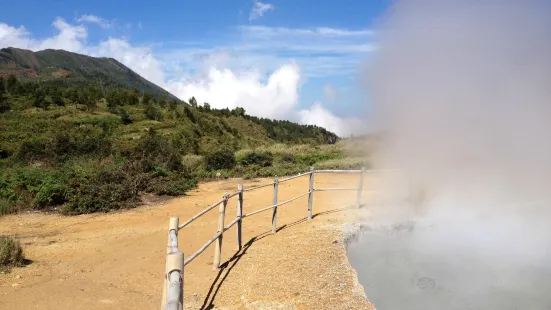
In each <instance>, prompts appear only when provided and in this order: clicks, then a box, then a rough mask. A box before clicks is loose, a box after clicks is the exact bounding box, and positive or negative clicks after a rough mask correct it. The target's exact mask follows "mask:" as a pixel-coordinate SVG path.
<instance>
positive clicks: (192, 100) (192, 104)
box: [189, 97, 197, 108]
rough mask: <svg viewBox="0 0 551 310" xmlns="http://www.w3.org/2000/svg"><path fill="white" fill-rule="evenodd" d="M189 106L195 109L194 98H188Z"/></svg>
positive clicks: (195, 102)
mask: <svg viewBox="0 0 551 310" xmlns="http://www.w3.org/2000/svg"><path fill="white" fill-rule="evenodd" d="M189 105H191V106H192V107H194V108H197V100H196V99H195V97H191V98H189Z"/></svg>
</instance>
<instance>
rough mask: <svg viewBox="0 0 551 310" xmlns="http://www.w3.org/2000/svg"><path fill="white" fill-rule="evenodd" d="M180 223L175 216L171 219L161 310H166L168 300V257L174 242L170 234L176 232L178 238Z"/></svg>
mask: <svg viewBox="0 0 551 310" xmlns="http://www.w3.org/2000/svg"><path fill="white" fill-rule="evenodd" d="M179 221H180V218H179V217H177V216H175V217H171V218H170V221H169V222H168V241H167V245H166V254H167V258H166V263H165V279H164V281H163V283H164V285H163V297H162V298H163V299H162V301H161V309H162V310H165V309H166V298H167V288H168V278H167V277H166V272H167V271H168V265H169V262H168V255H169V254H170V253H171V252H172V241H171V238H170V232H171V231H173V230H174V231H175V232H176V236H178V225H179ZM176 242H178V239H176Z"/></svg>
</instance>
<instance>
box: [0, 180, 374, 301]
mask: <svg viewBox="0 0 551 310" xmlns="http://www.w3.org/2000/svg"><path fill="white" fill-rule="evenodd" d="M357 179H358V176H357V175H356V176H346V175H343V176H334V175H316V187H320V188H321V187H355V186H356V185H357ZM240 182H244V183H245V187H250V186H254V185H257V184H263V183H266V182H269V180H267V179H260V180H254V181H243V180H239V179H231V180H222V181H216V182H209V183H204V184H201V185H200V186H199V187H198V188H197V189H196V190H193V191H191V192H190V193H189V194H188V195H187V196H184V197H180V198H176V199H171V200H168V201H161V202H153V203H151V204H150V205H146V206H142V207H139V208H136V209H133V210H128V211H124V212H116V213H111V214H94V215H83V216H74V217H65V216H60V215H52V214H40V213H29V214H20V215H12V216H6V217H3V218H0V234H10V235H16V236H17V237H18V238H20V240H21V243H22V245H23V247H24V250H25V255H26V257H27V258H28V259H30V260H31V261H32V263H30V264H29V265H28V266H26V267H24V268H16V269H14V270H12V272H11V273H8V274H0V309H159V308H160V305H161V295H162V282H163V272H164V267H165V253H166V242H167V240H166V239H167V231H166V229H167V227H168V220H169V217H170V216H179V217H180V222H183V221H185V220H186V219H188V218H190V217H191V216H192V215H194V214H195V213H197V212H199V211H201V210H202V209H204V208H205V207H207V206H208V205H209V204H211V203H213V202H215V201H217V200H219V199H220V198H221V197H222V195H223V193H224V192H234V191H235V190H236V188H237V184H238V183H240ZM307 189H308V178H307V177H304V178H299V179H295V180H293V181H290V182H287V183H283V184H280V188H279V201H284V200H287V199H290V198H292V197H294V196H297V195H299V194H302V193H304V192H306V191H307ZM355 196H356V193H355V192H316V193H315V196H314V215H315V217H314V219H313V220H311V221H307V220H306V215H307V197H306V196H305V197H303V198H300V199H298V200H296V201H294V202H292V203H290V204H288V205H285V206H282V207H280V208H279V210H278V220H277V223H278V227H279V231H278V232H277V233H276V234H272V232H271V216H272V214H271V211H267V212H264V213H261V214H258V215H255V216H252V217H250V218H246V219H244V223H243V234H244V238H243V242H244V244H245V246H244V248H243V249H242V250H241V251H240V252H238V253H237V252H236V247H237V246H236V233H235V228H232V229H230V230H228V231H227V232H226V233H225V234H224V243H223V248H222V262H223V266H222V268H221V269H220V270H218V271H213V270H212V260H213V252H214V244H213V245H211V246H210V247H209V248H208V249H207V250H206V251H205V252H204V253H203V254H202V255H200V256H199V257H198V258H197V259H195V260H194V261H193V262H191V263H190V264H189V265H188V266H186V269H185V280H184V283H185V297H184V298H185V304H186V309H372V305H371V304H370V303H369V301H368V300H367V299H366V298H365V296H364V293H363V288H362V287H361V285H359V284H358V281H357V278H356V273H355V271H354V270H353V269H352V268H351V267H350V264H349V262H348V259H347V257H346V242H345V241H346V238H347V234H348V233H347V232H343V227H347V225H350V223H351V219H352V217H351V214H354V213H355V212H356V211H355V207H354V202H355ZM271 202H272V189H271V187H267V188H264V189H261V190H258V191H253V192H247V193H245V195H244V213H248V212H250V211H253V210H257V209H260V208H263V207H265V206H269V205H270V204H271ZM236 204H237V202H236V199H235V198H232V199H231V200H230V202H229V204H228V210H227V213H226V214H227V216H226V225H227V224H228V223H230V222H231V221H232V220H233V218H234V217H235V214H236ZM216 222H217V209H215V210H212V211H211V212H209V213H207V214H205V215H204V216H203V217H202V218H200V219H199V220H197V221H195V222H194V223H192V224H191V225H190V226H189V227H186V228H184V229H183V230H181V231H180V234H179V243H180V250H182V251H183V252H184V254H185V255H186V256H187V255H190V254H192V253H193V252H195V251H196V250H197V249H198V248H199V247H200V246H201V245H202V244H203V243H204V242H206V241H207V240H208V239H210V238H211V237H212V236H213V235H214V234H215V233H216V228H217V224H216Z"/></svg>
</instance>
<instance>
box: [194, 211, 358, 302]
mask: <svg viewBox="0 0 551 310" xmlns="http://www.w3.org/2000/svg"><path fill="white" fill-rule="evenodd" d="M353 208H356V207H355V206H349V207H344V208H339V209H334V210H328V211H324V212H318V213H316V214H313V215H312V219H314V218H316V217H318V216H321V215H327V214H332V213H337V212H342V211H346V210H350V209H353ZM306 221H308V217H304V218H301V219H300V220H297V221H294V222H292V223H289V224H284V225H282V226H281V227H279V228H278V229H277V230H276V232H280V231H282V230H284V229H288V228H291V227H293V226H296V225H299V224H302V223H304V222H306ZM269 236H273V233H272V231H271V230H269V231H266V232H263V233H261V234H259V235H257V236H255V237H252V238H251V239H250V240H249V241H248V242H247V243H245V245H244V246H243V248H242V249H241V250H240V251H238V252H236V253H235V254H234V255H233V256H232V257H231V258H230V259H229V260H227V261H226V262H225V263H223V264H221V265H220V269H219V270H218V274H217V275H216V278H214V281H213V282H212V284H211V286H210V288H209V292H208V293H207V296H206V297H205V300H204V301H203V305H202V306H201V308H200V309H201V310H211V309H214V300H215V298H216V295H217V294H218V291H219V290H220V288H221V287H222V285H223V284H224V281H225V280H226V278H227V277H228V276H229V274H230V272H231V271H232V269H233V268H234V267H235V266H236V265H237V263H239V260H241V258H242V257H243V255H245V254H246V253H247V250H248V249H249V248H250V247H251V246H252V245H253V244H254V243H255V242H257V241H260V240H262V239H264V238H266V237H269Z"/></svg>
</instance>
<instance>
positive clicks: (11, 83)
mask: <svg viewBox="0 0 551 310" xmlns="http://www.w3.org/2000/svg"><path fill="white" fill-rule="evenodd" d="M18 85H19V82H18V81H17V78H16V77H15V75H13V74H11V75H10V76H9V77H8V80H7V81H6V88H7V90H8V91H9V92H10V94H14V93H16V91H17V87H18Z"/></svg>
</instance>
